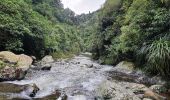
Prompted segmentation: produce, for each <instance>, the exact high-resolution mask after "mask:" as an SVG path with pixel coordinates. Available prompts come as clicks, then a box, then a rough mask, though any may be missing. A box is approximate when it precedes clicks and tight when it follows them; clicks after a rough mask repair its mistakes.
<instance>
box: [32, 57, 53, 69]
mask: <svg viewBox="0 0 170 100" xmlns="http://www.w3.org/2000/svg"><path fill="white" fill-rule="evenodd" d="M53 62H54V59H53V57H52V56H50V55H47V56H45V57H44V58H42V60H41V61H39V62H38V63H36V64H35V66H32V67H31V68H32V69H35V70H50V69H51V67H52V64H53Z"/></svg>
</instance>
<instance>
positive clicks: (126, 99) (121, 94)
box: [97, 81, 140, 100]
mask: <svg viewBox="0 0 170 100" xmlns="http://www.w3.org/2000/svg"><path fill="white" fill-rule="evenodd" d="M97 94H98V96H101V97H102V98H103V99H104V100H140V98H139V97H137V96H136V95H135V94H134V93H133V92H132V91H130V90H128V89H126V88H124V87H122V86H121V85H119V84H117V83H115V82H109V81H106V82H105V83H103V84H101V85H100V86H99V88H98V91H97ZM103 99H102V100H103Z"/></svg>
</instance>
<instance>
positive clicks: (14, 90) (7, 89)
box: [0, 83, 39, 100]
mask: <svg viewBox="0 0 170 100" xmlns="http://www.w3.org/2000/svg"><path fill="white" fill-rule="evenodd" d="M37 91H39V88H38V87H37V86H36V85H35V84H26V85H17V84H12V83H0V94H8V95H1V96H0V98H2V97H3V98H11V99H10V100H28V99H29V98H30V96H32V97H33V96H35V94H36V93H37ZM2 100H3V99H2Z"/></svg>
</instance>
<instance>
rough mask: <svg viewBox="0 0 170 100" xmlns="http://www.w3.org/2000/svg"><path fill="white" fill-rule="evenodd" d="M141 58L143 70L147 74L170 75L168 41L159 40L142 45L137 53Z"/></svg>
mask: <svg viewBox="0 0 170 100" xmlns="http://www.w3.org/2000/svg"><path fill="white" fill-rule="evenodd" d="M138 55H139V56H138V57H140V58H141V57H142V59H143V60H144V61H145V62H144V66H145V67H144V68H145V69H146V71H147V72H149V73H153V74H156V73H159V74H160V75H169V74H170V41H168V40H164V39H159V40H155V41H153V42H151V43H148V44H146V45H144V46H143V47H142V48H141V49H140V51H139V52H138Z"/></svg>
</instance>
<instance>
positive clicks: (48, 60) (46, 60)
mask: <svg viewBox="0 0 170 100" xmlns="http://www.w3.org/2000/svg"><path fill="white" fill-rule="evenodd" d="M53 62H54V59H53V57H52V56H50V55H47V56H45V57H44V58H43V59H42V60H41V64H42V65H43V64H48V63H53Z"/></svg>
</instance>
